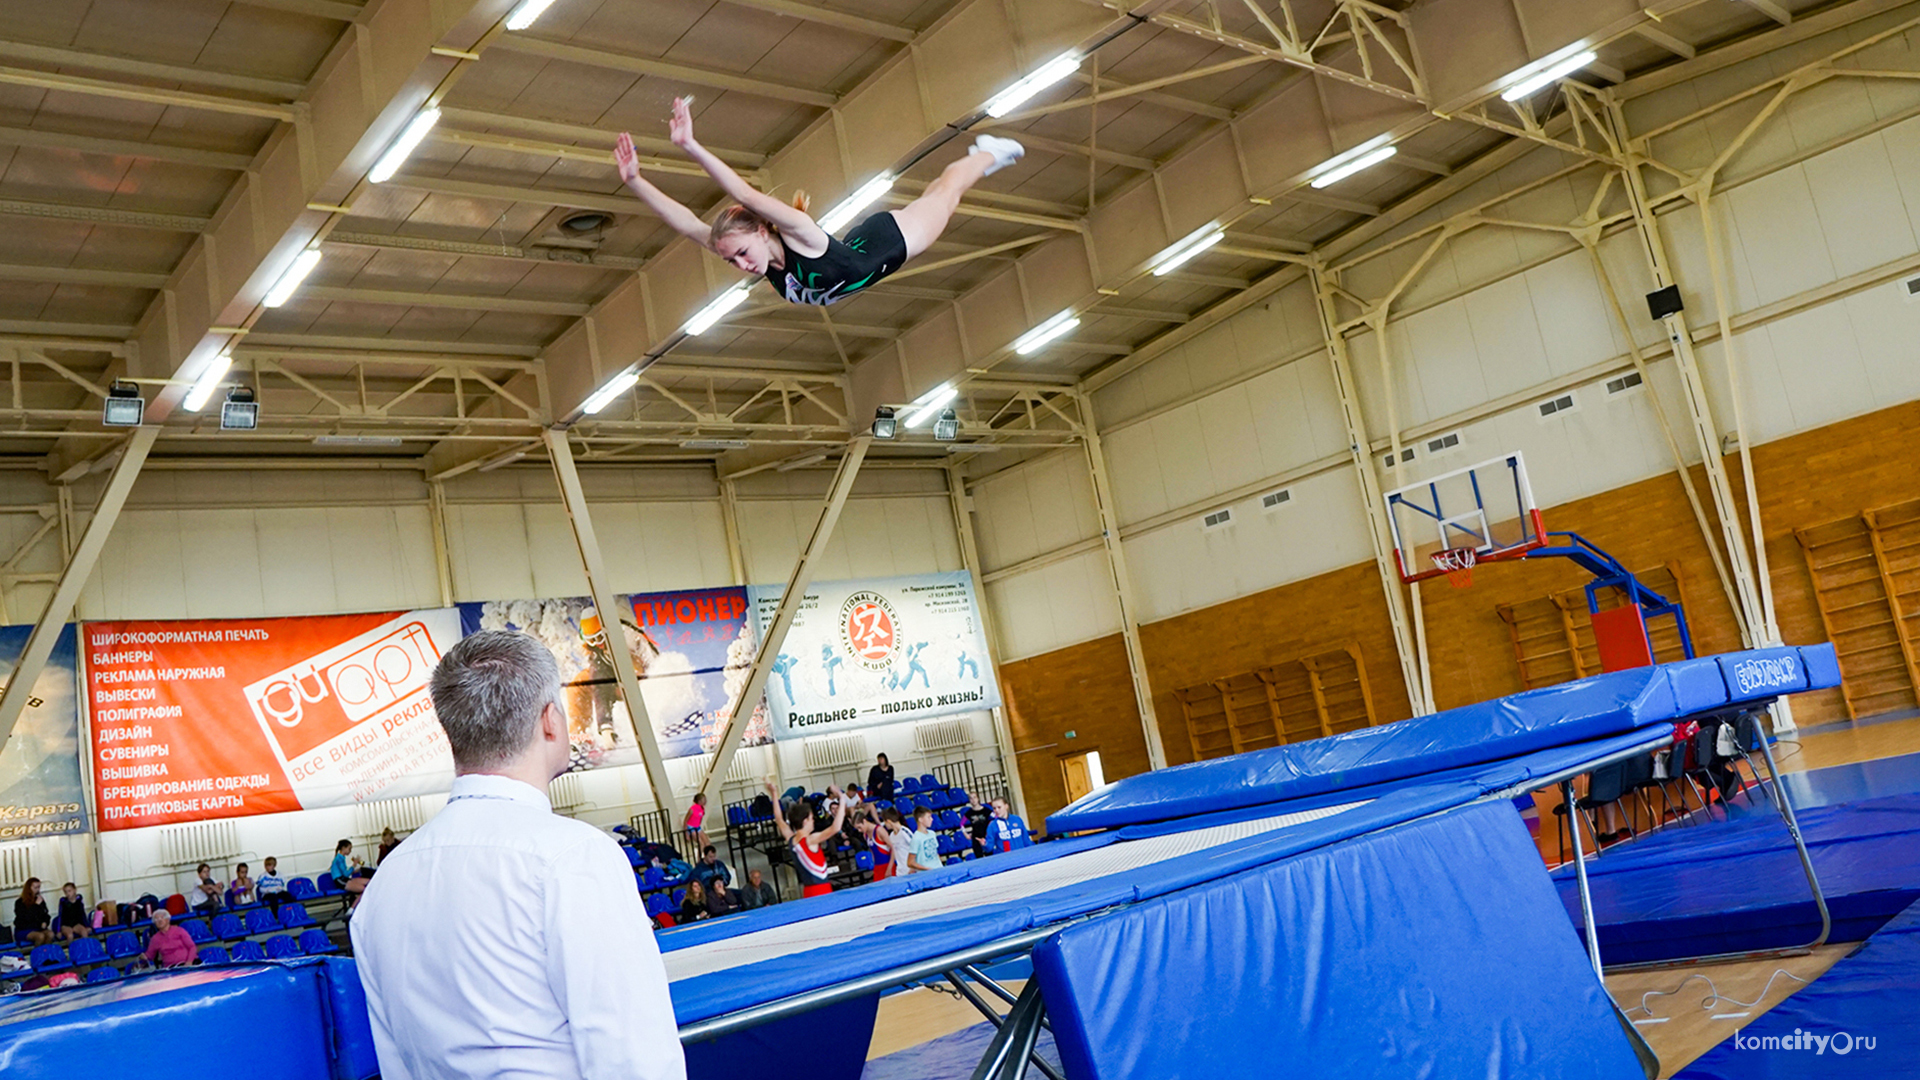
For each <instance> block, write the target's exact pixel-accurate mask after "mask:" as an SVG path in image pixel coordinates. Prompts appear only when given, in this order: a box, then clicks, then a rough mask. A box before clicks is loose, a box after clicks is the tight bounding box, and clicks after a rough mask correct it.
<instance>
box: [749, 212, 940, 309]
mask: <svg viewBox="0 0 1920 1080" xmlns="http://www.w3.org/2000/svg"><path fill="white" fill-rule="evenodd" d="M780 247H781V249H782V250H784V251H785V252H786V256H787V259H786V263H787V264H786V265H785V266H783V267H780V268H779V269H775V268H773V267H771V266H769V267H767V280H768V281H770V282H772V283H773V288H774V291H775V292H778V293H779V294H780V296H781V298H782V299H784V300H786V301H787V302H788V303H790V304H818V305H822V306H824V305H827V304H831V303H833V302H834V301H835V300H839V299H841V298H843V297H846V296H849V295H851V294H853V293H855V292H857V291H859V290H861V289H864V288H866V287H867V286H869V285H871V284H873V283H874V282H876V281H879V280H880V279H881V278H883V277H886V276H887V275H888V274H891V273H893V272H894V271H895V270H898V269H900V267H901V266H903V265H905V264H906V261H907V238H906V237H905V236H904V235H902V234H901V232H900V225H899V223H898V222H896V221H894V219H893V214H892V213H891V212H887V211H883V212H881V213H878V214H875V215H873V216H872V217H870V218H868V219H867V220H865V221H863V222H861V223H860V224H858V225H855V226H854V227H853V228H852V229H851V230H850V231H849V232H848V233H847V238H846V239H845V240H844V241H843V240H838V239H835V238H834V237H832V236H829V237H827V250H825V251H823V252H821V253H820V254H819V255H818V256H814V257H812V258H809V257H808V256H805V255H802V254H800V253H799V252H797V251H795V250H793V248H792V247H790V246H788V245H787V242H786V241H785V240H784V239H782V240H781V242H780Z"/></svg>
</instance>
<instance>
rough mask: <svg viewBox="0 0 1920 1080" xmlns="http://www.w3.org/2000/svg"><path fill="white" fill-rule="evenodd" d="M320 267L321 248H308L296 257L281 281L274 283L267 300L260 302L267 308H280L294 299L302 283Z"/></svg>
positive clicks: (268, 291)
mask: <svg viewBox="0 0 1920 1080" xmlns="http://www.w3.org/2000/svg"><path fill="white" fill-rule="evenodd" d="M319 265H320V249H319V248H308V249H307V250H305V251H303V252H301V253H300V254H298V255H296V256H294V259H293V265H292V266H289V267H287V272H286V273H284V274H281V275H280V280H279V281H276V282H274V283H273V288H271V289H268V290H267V295H266V299H264V300H261V301H260V302H261V303H262V304H264V305H266V306H267V307H279V306H280V305H281V304H284V303H286V302H287V301H288V300H291V299H293V291H294V290H295V289H298V288H299V287H300V283H301V282H303V281H305V280H307V275H308V274H311V273H313V268H314V267H316V266H319Z"/></svg>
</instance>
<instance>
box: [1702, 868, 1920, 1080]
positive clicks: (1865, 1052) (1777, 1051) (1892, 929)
mask: <svg viewBox="0 0 1920 1080" xmlns="http://www.w3.org/2000/svg"><path fill="white" fill-rule="evenodd" d="M1916 996H1920V904H1915V905H1914V906H1912V907H1909V908H1907V909H1906V910H1905V911H1904V912H1902V913H1901V914H1900V915H1899V916H1898V917H1896V918H1895V919H1894V920H1893V921H1892V922H1889V923H1888V924H1887V925H1886V928H1885V929H1883V930H1881V931H1880V932H1879V933H1877V934H1874V935H1873V936H1872V937H1871V938H1868V939H1867V943H1866V945H1865V946H1863V947H1862V948H1861V949H1860V951H1859V952H1856V953H1854V954H1853V955H1852V956H1849V957H1847V958H1846V959H1845V960H1842V961H1840V962H1839V963H1837V964H1835V965H1834V966H1833V967H1831V968H1829V969H1827V973H1826V974H1825V975H1822V976H1820V977H1819V978H1818V979H1815V980H1814V981H1813V985H1812V986H1807V987H1802V988H1801V989H1800V990H1798V991H1796V992H1795V993H1794V994H1793V995H1792V996H1791V997H1789V998H1787V999H1786V1000H1785V1001H1783V1002H1781V1003H1780V1004H1778V1005H1775V1006H1774V1007H1773V1008H1771V1009H1769V1010H1767V1012H1766V1013H1765V1014H1764V1015H1762V1016H1761V1017H1760V1018H1759V1019H1757V1020H1755V1021H1754V1022H1753V1023H1751V1024H1748V1025H1747V1026H1746V1027H1744V1028H1742V1029H1740V1031H1739V1032H1737V1033H1736V1034H1735V1035H1734V1036H1733V1037H1732V1038H1730V1039H1728V1040H1726V1041H1725V1042H1723V1043H1721V1044H1720V1045H1718V1046H1716V1047H1714V1048H1713V1049H1712V1050H1709V1051H1707V1052H1706V1053H1705V1054H1704V1055H1702V1056H1701V1057H1700V1058H1699V1059H1697V1060H1695V1061H1694V1062H1693V1064H1691V1065H1689V1066H1687V1067H1686V1069H1684V1070H1683V1071H1681V1072H1680V1073H1679V1074H1678V1075H1677V1076H1676V1077H1675V1080H1788V1078H1791V1080H1825V1078H1826V1077H1856V1076H1857V1077H1874V1078H1876V1080H1880V1078H1885V1077H1913V1076H1920V1009H1915V1008H1914V1005H1913V1003H1914V999H1915V997H1916Z"/></svg>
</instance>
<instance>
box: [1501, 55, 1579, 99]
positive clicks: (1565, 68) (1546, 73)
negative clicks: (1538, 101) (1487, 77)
mask: <svg viewBox="0 0 1920 1080" xmlns="http://www.w3.org/2000/svg"><path fill="white" fill-rule="evenodd" d="M1598 59H1600V57H1599V56H1598V55H1597V54H1596V53H1594V51H1593V50H1592V49H1588V50H1586V51H1584V52H1577V53H1574V54H1573V55H1571V56H1562V55H1560V54H1557V53H1556V54H1555V55H1554V56H1549V57H1547V58H1546V59H1544V60H1536V61H1534V62H1533V63H1531V64H1528V65H1527V66H1526V67H1523V68H1521V69H1520V70H1519V71H1516V72H1514V73H1513V74H1512V75H1509V76H1508V78H1511V79H1519V80H1520V81H1519V82H1516V83H1514V84H1513V85H1512V86H1509V87H1507V88H1506V89H1505V90H1503V91H1501V93H1500V100H1502V101H1519V100H1520V99H1521V98H1523V97H1526V96H1528V95H1529V94H1532V93H1533V92H1534V91H1535V90H1538V89H1540V88H1541V87H1543V86H1545V85H1547V84H1548V83H1551V82H1556V81H1558V80H1560V79H1563V78H1565V77H1566V76H1568V75H1571V74H1573V73H1574V72H1576V71H1579V70H1580V69H1581V68H1583V67H1586V66H1587V65H1588V64H1591V63H1593V62H1594V61H1595V60H1598Z"/></svg>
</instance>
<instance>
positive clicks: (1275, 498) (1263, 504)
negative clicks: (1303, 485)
mask: <svg viewBox="0 0 1920 1080" xmlns="http://www.w3.org/2000/svg"><path fill="white" fill-rule="evenodd" d="M1292 501H1293V492H1291V491H1289V490H1287V489H1286V488H1281V489H1280V490H1279V491H1269V492H1267V493H1266V494H1265V495H1262V496H1260V509H1262V510H1277V509H1279V508H1280V507H1282V506H1284V505H1286V504H1287V503H1290V502H1292Z"/></svg>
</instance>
